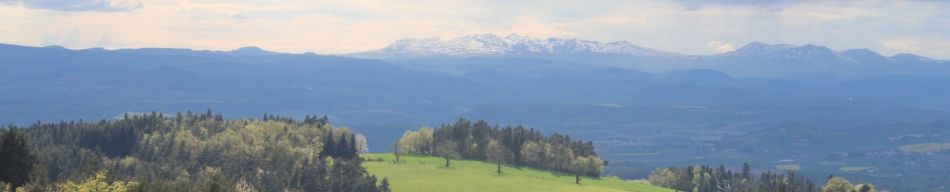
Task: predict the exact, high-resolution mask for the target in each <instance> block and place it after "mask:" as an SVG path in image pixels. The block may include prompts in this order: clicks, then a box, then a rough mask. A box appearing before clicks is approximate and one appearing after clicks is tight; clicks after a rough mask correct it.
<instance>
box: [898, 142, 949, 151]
mask: <svg viewBox="0 0 950 192" xmlns="http://www.w3.org/2000/svg"><path fill="white" fill-rule="evenodd" d="M943 150H950V143H924V144H917V145H905V146H901V151H905V152H914V153H927V152H939V151H943Z"/></svg>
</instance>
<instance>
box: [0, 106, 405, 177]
mask: <svg viewBox="0 0 950 192" xmlns="http://www.w3.org/2000/svg"><path fill="white" fill-rule="evenodd" d="M0 144H2V146H0V162H2V163H0V185H2V186H3V188H5V190H7V191H142V192H148V191H241V192H247V191H354V192H356V191H358V192H375V191H379V192H387V191H389V183H388V181H387V179H386V178H382V179H380V178H376V177H375V176H373V175H370V174H369V173H367V171H366V170H365V169H364V168H363V167H362V166H361V163H362V159H360V158H359V157H358V155H357V153H360V152H365V150H366V139H365V137H363V136H362V135H359V134H356V133H354V132H353V131H352V130H349V129H348V128H345V127H334V126H332V125H330V124H329V121H328V119H327V118H326V117H325V116H324V117H317V116H307V117H305V118H304V119H303V120H302V121H298V120H294V119H292V118H288V117H280V116H274V115H264V117H262V118H260V119H249V118H241V119H233V120H227V119H225V118H223V117H222V115H220V114H212V113H211V111H210V110H209V111H208V112H206V113H198V114H193V113H191V112H187V113H185V114H181V113H178V114H176V115H166V114H162V113H155V112H153V113H148V114H138V115H131V114H127V115H125V116H124V117H121V118H118V119H116V120H100V121H94V122H86V121H82V120H80V121H66V122H59V123H40V122H37V123H35V124H32V125H30V126H28V127H17V126H7V127H5V128H3V131H2V135H0Z"/></svg>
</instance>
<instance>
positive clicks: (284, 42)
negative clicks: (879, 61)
mask: <svg viewBox="0 0 950 192" xmlns="http://www.w3.org/2000/svg"><path fill="white" fill-rule="evenodd" d="M947 10H950V1H874V0H867V1H790V0H776V1H755V0H725V1H699V0H667V1H626V0H618V1H614V0H585V1H561V0H545V1H512V0H386V1H362V0H180V1H178V0H161V1H158V0H154V1H153V0H0V43H7V44H19V45H30V46H45V45H60V46H64V47H67V48H77V49H79V48H90V47H104V48H109V49H117V48H141V47H171V48H191V49H210V50H233V49H236V48H239V47H246V46H258V47H262V48H264V49H267V50H272V51H280V52H291V53H302V52H314V53H319V54H341V53H350V52H357V51H366V50H373V49H378V48H382V47H385V46H387V45H388V44H390V43H392V42H393V41H395V40H397V39H402V38H432V37H435V38H442V39H450V38H455V37H460V36H464V35H469V34H483V33H495V34H498V35H502V36H504V35H508V34H512V33H515V34H519V35H528V36H533V37H536V38H542V39H543V38H548V37H558V38H578V39H587V40H596V41H602V42H608V41H629V42H631V43H634V44H637V45H640V46H643V47H649V48H654V49H660V50H666V51H673V52H679V53H685V54H714V53H721V52H727V51H731V50H734V49H738V48H741V47H742V46H743V45H745V44H747V43H749V42H752V41H759V42H765V43H787V44H793V45H803V44H816V45H824V46H828V47H829V48H832V49H835V50H844V49H855V48H868V49H871V50H874V51H877V52H879V53H882V54H884V55H887V56H890V55H893V54H896V53H915V54H919V55H923V56H927V57H933V58H938V59H950V11H947Z"/></svg>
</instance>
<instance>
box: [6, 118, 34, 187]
mask: <svg viewBox="0 0 950 192" xmlns="http://www.w3.org/2000/svg"><path fill="white" fill-rule="evenodd" d="M35 162H36V156H35V155H34V154H33V152H31V151H30V147H29V145H28V143H27V138H26V136H25V135H24V134H23V133H21V132H20V130H19V129H17V128H8V129H6V130H0V181H2V182H6V183H9V184H10V185H12V186H13V188H18V187H20V186H23V184H26V183H27V182H29V181H30V173H31V172H32V171H33V165H34V163H35Z"/></svg>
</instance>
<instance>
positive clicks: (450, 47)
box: [354, 34, 679, 58]
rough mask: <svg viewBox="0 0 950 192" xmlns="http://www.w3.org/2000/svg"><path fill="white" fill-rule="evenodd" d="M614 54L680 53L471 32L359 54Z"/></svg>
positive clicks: (618, 43) (622, 43) (406, 41)
mask: <svg viewBox="0 0 950 192" xmlns="http://www.w3.org/2000/svg"><path fill="white" fill-rule="evenodd" d="M574 54H610V55H630V56H658V57H668V56H676V55H679V54H676V53H671V52H665V51H660V50H655V49H649V48H644V47H639V46H636V45H634V44H632V43H630V42H626V41H615V42H609V43H601V42H597V41H588V40H579V39H561V38H548V39H539V38H534V37H528V36H521V35H517V34H511V35H508V36H505V37H501V36H498V35H495V34H478V35H467V36H463V37H459V38H454V39H449V40H442V39H436V38H427V39H401V40H397V41H396V42H394V43H392V44H391V45H389V46H388V47H385V48H382V49H378V50H374V51H368V52H362V53H356V54H354V55H356V56H363V57H377V58H385V57H418V56H492V55H527V56H531V55H537V56H543V55H574Z"/></svg>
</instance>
